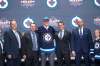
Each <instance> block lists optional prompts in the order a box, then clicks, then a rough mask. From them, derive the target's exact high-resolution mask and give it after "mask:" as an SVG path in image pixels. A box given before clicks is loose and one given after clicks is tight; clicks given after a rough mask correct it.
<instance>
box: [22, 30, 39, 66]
mask: <svg viewBox="0 0 100 66" xmlns="http://www.w3.org/2000/svg"><path fill="white" fill-rule="evenodd" d="M35 34H36V37H37V44H39V37H38V33H37V32H35ZM32 48H33V42H32V37H31V32H30V31H28V32H26V33H25V34H24V36H23V52H24V53H23V54H25V55H26V62H25V65H26V66H38V64H39V45H38V50H32ZM33 62H34V63H33Z"/></svg>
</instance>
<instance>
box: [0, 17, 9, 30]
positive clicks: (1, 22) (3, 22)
mask: <svg viewBox="0 0 100 66" xmlns="http://www.w3.org/2000/svg"><path fill="white" fill-rule="evenodd" d="M9 26H10V21H9V20H8V19H6V18H0V27H2V29H5V28H9Z"/></svg>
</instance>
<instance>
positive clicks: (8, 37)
mask: <svg viewBox="0 0 100 66" xmlns="http://www.w3.org/2000/svg"><path fill="white" fill-rule="evenodd" d="M17 33H18V34H19V37H20V41H21V39H22V36H21V33H20V32H19V31H17ZM21 43H22V42H21ZM4 51H5V54H6V58H7V66H19V65H20V56H21V48H19V43H18V40H17V38H16V36H15V34H14V32H13V31H12V29H9V30H7V31H5V32H4ZM8 55H11V56H12V58H10V59H9V58H8Z"/></svg>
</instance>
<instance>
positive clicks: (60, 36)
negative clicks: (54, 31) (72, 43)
mask: <svg viewBox="0 0 100 66" xmlns="http://www.w3.org/2000/svg"><path fill="white" fill-rule="evenodd" d="M59 38H60V39H62V38H63V36H62V31H60V35H59Z"/></svg>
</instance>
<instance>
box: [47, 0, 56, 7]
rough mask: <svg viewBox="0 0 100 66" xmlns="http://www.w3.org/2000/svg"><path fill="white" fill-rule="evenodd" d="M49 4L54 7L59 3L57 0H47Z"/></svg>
mask: <svg viewBox="0 0 100 66" xmlns="http://www.w3.org/2000/svg"><path fill="white" fill-rule="evenodd" d="M47 5H48V7H50V8H54V7H56V5H57V0H47Z"/></svg>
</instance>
